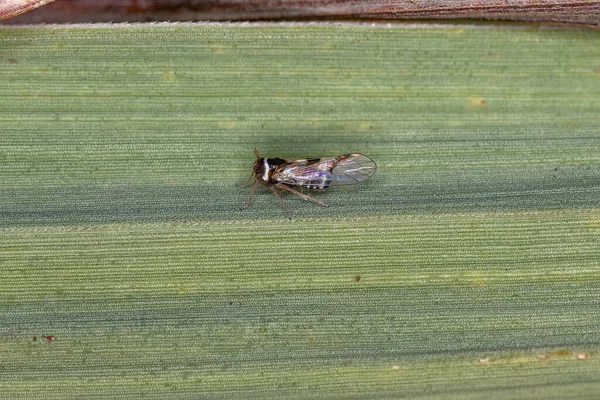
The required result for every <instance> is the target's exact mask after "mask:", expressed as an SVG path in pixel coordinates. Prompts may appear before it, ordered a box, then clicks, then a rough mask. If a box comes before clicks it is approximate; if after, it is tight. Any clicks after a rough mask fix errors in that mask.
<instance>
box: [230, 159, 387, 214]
mask: <svg viewBox="0 0 600 400" xmlns="http://www.w3.org/2000/svg"><path fill="white" fill-rule="evenodd" d="M254 154H255V155H256V161H254V165H253V166H252V175H250V178H249V179H248V180H247V181H246V182H245V183H244V184H242V185H240V186H249V184H250V182H251V181H252V180H254V183H253V184H252V189H251V190H250V196H249V197H248V200H246V204H245V205H244V207H242V209H245V208H248V207H249V206H250V204H251V203H252V197H253V196H254V193H255V191H256V186H257V185H258V184H259V183H260V184H262V185H264V186H266V187H267V188H268V189H269V190H270V191H271V192H273V194H274V195H275V196H277V198H278V199H279V201H280V202H281V205H282V207H283V208H284V210H286V212H287V214H288V217H289V218H290V219H291V218H292V213H291V211H290V209H289V208H288V206H287V204H286V203H285V201H284V200H283V198H282V197H281V196H280V193H281V192H284V191H285V192H290V193H293V194H295V195H297V196H300V197H302V198H303V199H304V200H308V201H312V202H313V203H316V204H318V205H320V206H323V207H327V205H326V204H325V203H323V202H322V201H321V200H317V199H315V198H312V197H311V196H309V195H307V194H305V193H302V192H301V191H299V190H298V189H300V190H301V189H310V190H318V191H323V190H326V189H328V188H329V187H331V186H346V185H353V184H357V183H362V182H364V181H366V180H367V179H369V178H370V177H371V176H373V174H374V173H375V171H377V164H375V161H373V160H372V159H371V158H369V157H368V156H366V155H364V154H360V153H349V154H343V155H341V156H337V157H327V158H306V159H283V158H264V157H261V156H260V154H259V153H258V150H256V149H254Z"/></svg>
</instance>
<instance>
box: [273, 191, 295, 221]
mask: <svg viewBox="0 0 600 400" xmlns="http://www.w3.org/2000/svg"><path fill="white" fill-rule="evenodd" d="M269 189H270V190H271V192H273V194H274V195H275V196H277V198H278V199H279V201H280V202H281V206H282V207H283V209H284V210H285V212H286V214H287V215H288V218H289V219H292V211H291V210H290V208H289V207H288V205H287V204H286V202H285V201H284V200H283V199H282V198H281V196H280V195H279V193H278V192H277V189H275V188H274V187H272V186H269Z"/></svg>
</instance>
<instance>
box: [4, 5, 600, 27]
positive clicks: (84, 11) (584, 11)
mask: <svg viewBox="0 0 600 400" xmlns="http://www.w3.org/2000/svg"><path fill="white" fill-rule="evenodd" d="M13 1H14V0H13ZM0 4H1V3H0ZM290 19H292V20H296V19H358V20H364V19H369V20H371V19H412V20H414V19H426V20H435V19H467V20H505V21H535V22H562V23H573V24H583V25H593V26H598V25H599V24H600V0H582V1H569V0H516V1H515V0H513V1H510V0H377V1H365V0H362V1H359V0H350V1H347V0H346V1H343V0H320V1H319V0H314V1H309V0H306V1H297V0H295V1H291V0H289V1H285V0H278V1H277V0H250V1H247V0H213V1H200V0H161V1H158V0H58V1H56V2H54V3H51V4H48V5H46V6H44V7H42V8H39V9H36V10H33V11H31V12H28V13H26V14H23V15H20V16H18V17H15V18H11V19H9V20H5V21H3V23H7V24H25V23H82V22H111V21H112V22H125V21H129V22H146V21H198V20H215V21H230V20H233V21H244V20H290Z"/></svg>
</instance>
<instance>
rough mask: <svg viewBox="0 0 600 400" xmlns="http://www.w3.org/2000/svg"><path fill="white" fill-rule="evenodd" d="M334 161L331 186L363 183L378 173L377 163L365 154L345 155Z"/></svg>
mask: <svg viewBox="0 0 600 400" xmlns="http://www.w3.org/2000/svg"><path fill="white" fill-rule="evenodd" d="M334 159H335V165H334V167H333V170H332V171H331V186H344V185H355V184H357V183H362V182H364V181H366V180H367V179H369V178H370V177H371V176H373V174H374V173H375V171H377V164H375V161H373V160H371V158H369V157H367V156H365V155H364V154H356V153H355V154H344V155H342V156H338V157H335V158H334Z"/></svg>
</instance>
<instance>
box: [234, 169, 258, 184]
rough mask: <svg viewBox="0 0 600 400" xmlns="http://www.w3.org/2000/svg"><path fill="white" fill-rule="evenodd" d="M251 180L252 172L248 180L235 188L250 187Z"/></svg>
mask: <svg viewBox="0 0 600 400" xmlns="http://www.w3.org/2000/svg"><path fill="white" fill-rule="evenodd" d="M252 178H254V172H252V174H251V175H250V178H248V179H247V180H246V181H245V182H244V183H238V184H237V185H236V186H238V187H248V186H250V181H251V180H252Z"/></svg>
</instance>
